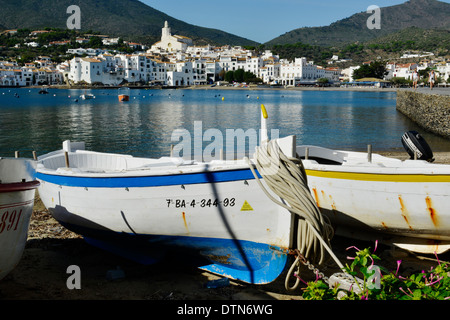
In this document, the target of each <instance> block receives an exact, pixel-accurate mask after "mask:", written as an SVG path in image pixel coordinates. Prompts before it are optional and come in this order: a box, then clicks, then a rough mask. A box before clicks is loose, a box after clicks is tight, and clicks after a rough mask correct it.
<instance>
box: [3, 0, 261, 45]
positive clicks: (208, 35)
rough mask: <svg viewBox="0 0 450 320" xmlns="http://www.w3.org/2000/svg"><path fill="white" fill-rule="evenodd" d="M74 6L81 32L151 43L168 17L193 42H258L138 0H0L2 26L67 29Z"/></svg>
mask: <svg viewBox="0 0 450 320" xmlns="http://www.w3.org/2000/svg"><path fill="white" fill-rule="evenodd" d="M71 5H77V6H79V7H80V11H81V30H82V31H87V30H92V31H98V32H101V33H103V34H107V35H111V36H124V37H125V36H126V37H127V38H130V37H134V39H140V40H142V39H146V40H147V42H149V43H150V44H151V43H153V42H156V41H158V40H159V39H160V37H161V28H162V27H163V26H164V21H166V20H167V21H168V22H169V25H170V27H171V29H172V33H173V34H177V35H181V36H186V37H190V38H192V40H193V41H194V43H210V44H216V45H225V44H230V45H257V44H258V43H257V42H255V41H252V40H249V39H245V38H242V37H239V36H236V35H233V34H230V33H227V32H224V31H221V30H217V29H210V28H204V27H199V26H195V25H192V24H188V23H185V22H183V21H180V20H178V19H175V18H173V17H171V16H168V15H167V14H165V13H163V12H161V11H158V10H156V9H154V8H152V7H150V6H148V5H146V4H144V3H142V2H140V1H138V0H14V1H11V0H0V8H1V11H0V12H1V14H0V26H3V28H4V29H24V28H29V29H40V28H45V27H51V28H67V25H66V23H67V20H68V18H69V17H70V16H71V14H68V13H67V8H68V7H69V6H71Z"/></svg>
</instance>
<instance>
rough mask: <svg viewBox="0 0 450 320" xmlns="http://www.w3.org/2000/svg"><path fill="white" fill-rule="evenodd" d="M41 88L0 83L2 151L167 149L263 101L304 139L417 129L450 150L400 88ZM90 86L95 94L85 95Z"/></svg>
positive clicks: (241, 118) (250, 125)
mask: <svg viewBox="0 0 450 320" xmlns="http://www.w3.org/2000/svg"><path fill="white" fill-rule="evenodd" d="M39 91H40V89H39V88H31V89H29V88H20V89H19V88H2V89H0V156H3V157H10V156H14V152H15V151H20V152H21V156H26V157H30V156H31V151H33V150H35V151H36V152H37V154H38V155H41V154H44V153H47V152H50V151H54V150H56V149H60V148H61V145H62V142H63V141H64V140H72V141H84V142H85V143H86V149H88V150H95V151H102V152H114V153H123V154H131V155H133V156H144V157H160V156H168V155H169V152H170V145H171V144H177V143H178V141H172V139H171V137H172V133H173V132H174V131H175V130H177V129H186V130H188V131H189V132H191V133H192V134H193V132H194V124H195V123H198V122H199V121H201V125H202V130H203V132H204V131H206V130H208V129H212V128H214V129H219V130H220V131H221V132H223V135H224V136H225V132H226V130H227V129H242V130H244V131H246V130H248V129H255V130H258V129H259V128H260V106H261V104H264V105H265V107H266V108H267V111H268V114H269V119H268V128H269V130H270V129H278V130H279V135H280V136H281V137H282V136H286V135H291V134H294V135H296V136H297V143H298V144H309V145H319V146H322V147H327V148H334V149H340V150H366V148H367V145H368V144H371V145H372V147H373V150H374V152H377V151H402V150H404V149H403V147H402V144H401V136H402V134H403V133H404V132H405V131H409V130H417V131H419V132H420V133H422V134H423V136H424V137H425V139H426V140H427V142H428V143H429V144H430V146H431V148H432V149H433V151H450V141H448V140H445V139H442V138H440V137H437V136H435V135H432V134H429V133H426V132H424V130H423V129H421V128H419V127H418V126H417V125H416V124H414V123H413V122H412V121H410V120H409V119H408V118H406V117H405V116H404V115H402V114H401V113H399V112H398V111H397V110H396V108H395V106H396V93H395V92H383V91H375V90H374V91H373V92H372V91H343V90H336V91H332V90H325V91H321V90H283V89H269V90H223V89H208V90H206V89H196V90H191V89H176V90H175V89H166V90H157V89H135V90H131V97H130V101H129V102H120V101H119V100H118V97H117V90H114V89H92V90H86V91H85V90H78V89H77V90H66V89H49V94H39ZM84 93H92V94H94V95H95V99H92V100H83V99H81V98H80V95H82V94H84ZM76 99H77V101H76ZM205 143H206V144H208V143H210V142H208V141H206V142H205Z"/></svg>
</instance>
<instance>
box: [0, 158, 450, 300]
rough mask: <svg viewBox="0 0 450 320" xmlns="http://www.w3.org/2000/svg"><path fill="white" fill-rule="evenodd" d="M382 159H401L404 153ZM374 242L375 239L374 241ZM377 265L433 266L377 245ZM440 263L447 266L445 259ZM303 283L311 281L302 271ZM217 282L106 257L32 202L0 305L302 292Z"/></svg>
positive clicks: (188, 270) (168, 266)
mask: <svg viewBox="0 0 450 320" xmlns="http://www.w3.org/2000/svg"><path fill="white" fill-rule="evenodd" d="M380 154H383V155H387V156H392V157H396V158H400V159H405V158H407V155H406V154H405V153H393V152H384V153H383V152H382V153H380ZM435 158H436V162H437V163H450V153H449V152H443V153H436V154H435ZM374 240H375V239H374ZM332 246H333V251H334V252H335V254H336V256H337V257H338V258H339V259H340V261H341V262H343V263H344V264H345V263H347V261H348V260H347V259H346V257H347V256H348V255H349V252H348V251H347V250H346V248H348V247H350V246H357V247H358V248H360V249H363V248H366V247H372V248H373V247H374V242H364V241H356V240H353V239H347V238H341V237H335V238H334V239H333V241H332ZM377 253H378V255H379V256H380V257H381V258H382V262H381V263H380V264H381V265H383V266H384V267H386V268H389V269H391V270H395V268H396V261H397V260H402V261H403V262H402V266H401V270H400V272H403V274H408V273H409V272H418V271H420V270H422V269H429V267H431V266H435V265H436V260H435V257H434V256H421V255H415V254H412V253H410V252H407V251H404V250H401V249H398V248H396V247H391V246H389V245H380V246H379V248H378V249H377ZM440 259H441V260H445V261H449V260H450V256H449V254H448V253H445V254H444V255H443V256H442V257H440ZM71 265H77V266H79V267H80V270H81V289H72V290H71V289H68V287H67V284H66V281H67V279H68V277H69V276H70V274H69V273H67V268H68V267H69V266H71ZM117 268H120V270H121V271H123V274H124V277H123V278H119V279H115V280H111V279H110V278H109V277H108V276H107V275H108V272H109V271H111V270H117ZM321 271H322V272H324V273H325V274H326V275H328V276H329V275H331V274H332V273H334V272H337V271H338V270H337V266H336V264H335V262H333V261H332V260H331V261H330V262H329V264H328V265H327V266H324V267H323V269H322V270H321ZM301 277H302V278H303V279H305V280H307V281H308V280H313V279H314V276H313V274H312V272H311V271H309V270H308V269H306V268H305V270H304V271H303V272H302V274H301ZM214 279H220V277H218V276H216V275H213V274H210V273H208V272H204V271H201V270H199V269H197V268H194V267H189V266H185V265H183V261H178V260H177V257H171V258H170V259H169V260H168V261H164V262H161V263H159V264H156V265H152V266H142V265H139V264H136V263H134V262H131V261H128V260H125V259H122V258H120V257H117V256H115V255H113V254H110V253H108V252H105V251H102V250H99V249H97V248H94V247H92V246H90V245H88V244H86V243H85V242H84V240H83V239H82V237H81V236H79V235H77V234H75V233H73V232H70V231H69V230H67V229H65V228H64V227H62V226H61V225H60V224H59V223H58V222H57V221H56V220H55V219H53V218H52V216H51V215H50V214H49V212H48V211H47V209H46V208H45V207H44V205H43V204H42V202H41V201H40V198H39V195H38V194H36V201H35V206H34V211H33V215H32V219H31V222H30V228H29V233H28V241H27V245H26V248H25V251H24V254H23V257H22V259H21V261H20V263H19V264H18V266H17V267H16V268H15V269H14V270H13V271H12V272H11V273H10V274H9V275H8V276H7V277H6V278H4V279H3V280H2V281H0V300H223V301H230V300H301V299H302V298H301V294H302V291H301V290H300V289H298V290H297V291H294V292H286V290H285V289H284V279H285V278H284V276H281V277H280V279H279V280H277V281H276V282H275V283H272V284H270V285H267V286H255V285H248V284H242V283H239V282H235V281H231V282H230V285H228V286H226V287H222V288H217V289H208V288H206V287H205V284H206V283H207V282H208V281H210V280H214Z"/></svg>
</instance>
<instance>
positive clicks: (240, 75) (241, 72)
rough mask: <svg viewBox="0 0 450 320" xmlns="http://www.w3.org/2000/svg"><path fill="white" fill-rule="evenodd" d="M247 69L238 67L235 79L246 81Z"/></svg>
mask: <svg viewBox="0 0 450 320" xmlns="http://www.w3.org/2000/svg"><path fill="white" fill-rule="evenodd" d="M244 75H245V71H244V70H243V69H237V70H236V71H235V72H234V81H236V82H244V81H245V80H244Z"/></svg>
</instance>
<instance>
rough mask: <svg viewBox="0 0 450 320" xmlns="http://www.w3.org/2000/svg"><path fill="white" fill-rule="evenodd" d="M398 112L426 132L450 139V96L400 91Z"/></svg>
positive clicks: (398, 92) (398, 93)
mask: <svg viewBox="0 0 450 320" xmlns="http://www.w3.org/2000/svg"><path fill="white" fill-rule="evenodd" d="M397 110H398V111H400V112H401V113H403V114H404V115H405V116H407V117H408V118H410V119H411V120H413V121H414V122H416V123H417V124H418V125H419V126H421V127H423V128H424V129H425V130H427V131H430V132H432V133H434V134H436V135H439V136H442V137H444V138H447V139H450V95H439V94H431V93H430V94H427V93H421V92H415V91H409V90H408V91H406V90H398V91H397Z"/></svg>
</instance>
